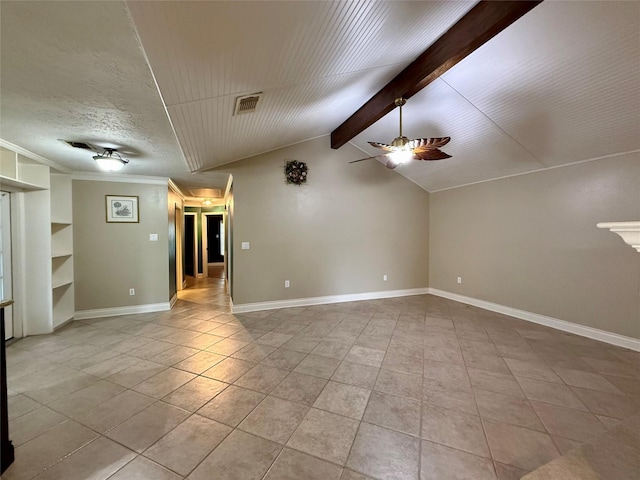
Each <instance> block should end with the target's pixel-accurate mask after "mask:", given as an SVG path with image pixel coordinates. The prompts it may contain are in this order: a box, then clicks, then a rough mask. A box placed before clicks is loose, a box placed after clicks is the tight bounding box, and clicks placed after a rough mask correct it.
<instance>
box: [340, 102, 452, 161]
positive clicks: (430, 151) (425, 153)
mask: <svg viewBox="0 0 640 480" xmlns="http://www.w3.org/2000/svg"><path fill="white" fill-rule="evenodd" d="M394 103H395V105H396V107H399V108H400V135H399V136H397V137H396V138H394V139H393V141H392V142H391V145H387V144H386V143H378V142H369V145H371V146H373V147H376V148H379V149H381V150H385V151H386V152H387V153H381V154H380V155H375V156H373V157H367V158H361V159H360V160H354V161H352V162H349V163H356V162H362V161H364V160H371V159H374V158H379V157H387V161H386V162H385V165H386V167H387V168H392V169H393V168H396V167H397V166H399V165H402V164H404V163H407V162H409V161H411V160H443V159H445V158H451V155H448V154H446V153H444V152H443V151H442V150H440V149H439V148H440V147H442V146H444V145H446V144H447V143H449V140H451V137H434V138H416V139H415V140H409V139H408V138H407V137H405V136H403V135H402V106H403V105H404V104H405V103H407V101H406V100H405V99H404V98H402V97H400V98H396V99H395V102H394Z"/></svg>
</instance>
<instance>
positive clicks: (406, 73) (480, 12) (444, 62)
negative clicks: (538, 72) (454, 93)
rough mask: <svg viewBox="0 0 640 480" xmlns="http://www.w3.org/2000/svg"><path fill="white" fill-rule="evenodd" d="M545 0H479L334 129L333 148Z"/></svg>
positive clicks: (378, 118)
mask: <svg viewBox="0 0 640 480" xmlns="http://www.w3.org/2000/svg"><path fill="white" fill-rule="evenodd" d="M540 3H542V0H536V1H522V0H516V1H480V2H478V3H477V4H476V5H475V6H474V7H473V8H472V9H471V10H469V12H467V14H466V15H464V16H463V17H462V18H461V19H460V20H458V21H457V22H456V23H455V24H454V25H453V26H452V27H451V28H450V29H449V30H447V31H446V32H445V33H444V34H443V35H442V36H441V37H440V38H439V39H438V40H436V41H435V43H433V45H431V46H430V47H429V48H428V49H427V50H425V51H424V52H423V53H422V54H421V55H420V56H419V57H418V58H417V59H416V60H414V61H413V62H412V63H411V64H410V65H409V66H408V67H407V68H405V69H404V70H403V71H402V72H400V73H399V74H398V75H397V76H396V77H395V78H394V79H393V80H391V81H390V82H389V83H388V84H387V85H385V86H384V87H383V88H382V90H380V91H379V92H378V93H376V94H375V95H374V96H373V97H371V99H370V100H369V101H367V103H365V104H364V105H363V106H362V107H360V108H359V109H358V110H357V111H356V112H355V113H354V114H353V115H351V116H350V117H349V118H348V119H347V120H345V121H344V123H343V124H342V125H340V126H339V127H338V128H336V129H335V130H334V131H333V132H331V148H340V147H341V146H342V145H344V144H345V143H347V142H348V141H349V140H351V139H352V138H353V137H355V136H356V135H358V134H359V133H361V132H363V131H364V130H365V129H366V128H368V127H370V126H371V125H373V124H374V123H375V122H377V121H378V120H380V119H381V118H382V117H384V116H385V115H386V114H387V113H389V112H390V111H391V110H393V109H394V108H395V105H394V100H395V99H396V98H398V97H403V98H410V97H412V96H413V95H415V94H416V93H418V92H419V91H420V90H422V89H423V88H424V87H426V86H427V85H429V84H430V83H431V82H433V81H434V80H435V79H436V78H438V77H439V76H440V75H442V74H443V73H444V72H446V71H447V70H449V69H450V68H451V67H453V66H454V65H455V64H456V63H458V62H459V61H460V60H462V59H463V58H465V57H466V56H467V55H469V54H470V53H471V52H473V51H474V50H476V49H477V48H479V47H480V46H482V45H483V44H485V43H486V42H487V41H489V40H490V39H491V38H493V37H494V36H496V35H497V34H498V33H500V32H501V31H502V30H504V29H505V28H507V27H508V26H509V25H511V24H512V23H513V22H515V21H516V20H518V19H519V18H520V17H521V16H523V15H524V14H525V13H527V12H529V11H530V10H531V9H533V8H534V7H535V6H536V5H538V4H540Z"/></svg>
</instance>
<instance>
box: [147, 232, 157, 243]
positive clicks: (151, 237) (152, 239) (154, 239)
mask: <svg viewBox="0 0 640 480" xmlns="http://www.w3.org/2000/svg"><path fill="white" fill-rule="evenodd" d="M149 241H150V242H157V241H158V234H157V233H150V234H149Z"/></svg>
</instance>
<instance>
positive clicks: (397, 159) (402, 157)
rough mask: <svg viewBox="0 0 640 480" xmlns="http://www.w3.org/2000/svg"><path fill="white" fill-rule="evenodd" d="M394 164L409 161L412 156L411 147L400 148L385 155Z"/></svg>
mask: <svg viewBox="0 0 640 480" xmlns="http://www.w3.org/2000/svg"><path fill="white" fill-rule="evenodd" d="M387 156H388V157H389V158H390V159H391V160H392V161H393V163H394V164H395V165H403V164H405V163H409V162H410V161H411V159H412V158H413V152H412V151H411V149H405V148H400V149H398V150H396V151H394V152H391V153H390V154H388V155H387Z"/></svg>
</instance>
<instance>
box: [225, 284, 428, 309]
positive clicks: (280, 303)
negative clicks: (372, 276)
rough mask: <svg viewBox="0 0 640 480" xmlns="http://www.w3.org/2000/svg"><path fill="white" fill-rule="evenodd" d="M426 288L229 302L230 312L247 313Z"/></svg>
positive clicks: (398, 294)
mask: <svg viewBox="0 0 640 480" xmlns="http://www.w3.org/2000/svg"><path fill="white" fill-rule="evenodd" d="M427 293H429V289H428V288H426V287H425V288H410V289H406V290H387V291H383V292H365V293H349V294H346V295H328V296H326V297H308V298H293V299H291V300H274V301H270V302H257V303H240V304H236V305H234V304H233V303H232V304H231V313H248V312H257V311H259V310H276V309H278V308H290V307H308V306H310V305H324V304H327V303H342V302H356V301H360V300H377V299H381V298H393V297H407V296H410V295H425V294H427Z"/></svg>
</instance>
